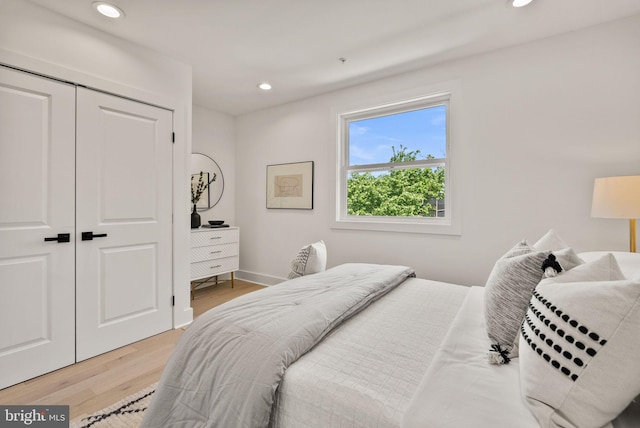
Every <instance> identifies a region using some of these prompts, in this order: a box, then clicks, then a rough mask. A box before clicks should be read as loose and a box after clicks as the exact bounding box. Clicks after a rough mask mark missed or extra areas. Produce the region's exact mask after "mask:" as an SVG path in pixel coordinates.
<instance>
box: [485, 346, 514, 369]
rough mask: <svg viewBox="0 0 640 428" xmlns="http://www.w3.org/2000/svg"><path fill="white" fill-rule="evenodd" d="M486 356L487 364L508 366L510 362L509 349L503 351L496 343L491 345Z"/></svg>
mask: <svg viewBox="0 0 640 428" xmlns="http://www.w3.org/2000/svg"><path fill="white" fill-rule="evenodd" d="M487 355H488V356H489V364H496V365H501V364H509V362H510V361H511V358H509V349H503V348H502V347H501V346H500V344H498V343H495V344H493V345H491V349H490V350H489V353H488V354H487Z"/></svg>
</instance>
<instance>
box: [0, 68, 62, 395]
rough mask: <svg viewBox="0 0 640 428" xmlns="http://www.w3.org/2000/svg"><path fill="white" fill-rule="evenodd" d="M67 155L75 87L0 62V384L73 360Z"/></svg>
mask: <svg viewBox="0 0 640 428" xmlns="http://www.w3.org/2000/svg"><path fill="white" fill-rule="evenodd" d="M74 162H75V88H74V87H73V86H70V85H66V84H63V83H59V82H55V81H52V80H48V79H44V78H40V77H37V76H33V75H30V74H27V73H22V72H18V71H15V70H11V69H8V68H4V67H0V388H4V387H6V386H9V385H13V384H15V383H18V382H21V381H23V380H25V379H29V378H32V377H35V376H39V375H41V374H44V373H47V372H50V371H52V370H55V369H58V368H60V367H63V366H66V365H69V364H72V363H73V362H74V361H75V352H74V345H75V342H74V338H75V317H74V293H75V289H74V286H75V285H74V280H75V278H74V276H75V266H74V239H73V238H74V199H75V195H74V192H75V188H74V185H75V177H74V167H75V165H74ZM64 234H68V237H69V239H68V240H67V239H65V235H64ZM58 237H60V239H59V240H53V239H58ZM46 239H52V240H46ZM65 241H67V242H65Z"/></svg>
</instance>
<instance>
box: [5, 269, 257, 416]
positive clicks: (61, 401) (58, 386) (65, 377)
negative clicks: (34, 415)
mask: <svg viewBox="0 0 640 428" xmlns="http://www.w3.org/2000/svg"><path fill="white" fill-rule="evenodd" d="M261 288H263V286H260V285H257V284H253V283H250V282H246V281H242V280H238V279H236V280H235V287H234V288H233V289H232V288H231V283H230V282H221V283H220V284H217V285H213V286H211V287H206V288H201V289H199V290H197V291H196V294H195V299H194V300H192V301H191V302H192V307H193V312H194V315H193V316H194V318H197V317H198V316H200V315H201V314H202V313H204V312H206V311H207V310H209V309H210V308H212V307H214V306H217V305H220V304H222V303H224V302H227V301H229V300H231V299H233V298H235V297H238V296H241V295H243V294H246V293H250V292H252V291H255V290H259V289H261ZM183 331H184V330H183V329H176V330H170V331H167V332H165V333H161V334H158V335H156V336H153V337H150V338H148V339H145V340H141V341H140V342H136V343H132V344H131V345H127V346H124V347H122V348H119V349H116V350H114V351H111V352H108V353H106V354H102V355H99V356H97V357H94V358H91V359H89V360H86V361H82V362H80V363H77V364H74V365H72V366H69V367H65V368H62V369H60V370H56V371H55V372H52V373H49V374H46V375H43V376H40V377H37V378H35V379H31V380H28V381H26V382H23V383H19V384H17V385H14V386H12V387H9V388H5V389H3V390H0V404H3V405H10V404H17V405H28V404H42V405H69V406H70V408H69V411H70V418H71V419H72V420H73V419H76V418H77V417H79V416H82V415H86V414H90V413H92V412H95V411H97V410H100V409H103V408H105V407H107V406H108V405H110V404H113V403H115V402H117V401H119V400H121V399H123V398H125V397H126V396H127V395H130V394H133V393H134V392H136V391H139V390H141V389H143V388H146V387H147V386H149V385H150V384H152V383H154V382H157V381H158V380H160V375H161V374H162V370H163V368H164V366H165V364H166V362H167V359H168V358H169V355H170V354H171V352H172V351H173V348H174V347H175V344H176V342H177V341H178V339H179V338H180V335H181V334H182V332H183Z"/></svg>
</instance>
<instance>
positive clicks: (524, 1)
mask: <svg viewBox="0 0 640 428" xmlns="http://www.w3.org/2000/svg"><path fill="white" fill-rule="evenodd" d="M532 1H533V0H513V2H512V3H511V5H512V6H513V7H522V6H526V5H528V4H529V3H531V2H532Z"/></svg>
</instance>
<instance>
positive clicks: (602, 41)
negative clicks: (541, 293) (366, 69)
mask: <svg viewBox="0 0 640 428" xmlns="http://www.w3.org/2000/svg"><path fill="white" fill-rule="evenodd" d="M638 46H640V16H636V17H633V18H629V19H625V20H621V21H617V22H613V23H609V24H606V25H601V26H597V27H592V28H589V29H586V30H582V31H579V32H574V33H569V34H566V35H563V36H558V37H553V38H548V39H545V40H542V41H539V42H535V43H531V44H527V45H523V46H519V47H515V48H510V49H505V50H500V51H496V52H493V53H489V54H483V55H479V56H475V57H470V58H466V59H463V60H459V61H455V62H449V63H445V64H441V65H439V66H435V67H430V68H426V69H423V70H420V71H417V72H412V73H408V74H404V75H400V76H396V77H392V78H387V79H383V80H380V81H377V82H374V83H370V84H366V85H361V86H358V87H354V88H350V89H347V90H341V91H337V92H334V93H331V94H326V95H323V96H319V97H314V98H311V99H306V100H302V101H300V102H296V103H291V104H288V105H285V106H281V107H277V108H271V109H267V110H263V111H260V112H256V113H252V114H247V115H243V116H240V117H238V118H237V121H236V123H237V142H236V144H237V145H236V158H237V162H236V180H237V182H236V219H237V224H238V225H239V226H240V227H241V228H242V235H241V245H240V247H241V249H240V269H241V272H240V275H239V276H242V277H246V278H251V279H256V280H261V281H262V282H265V283H275V282H277V281H278V278H282V277H285V276H286V275H287V273H288V269H289V262H290V260H291V259H292V258H293V257H294V255H295V254H296V252H297V250H298V249H299V247H300V246H302V245H304V244H306V243H309V242H312V241H315V240H318V239H324V240H325V242H326V244H327V247H328V252H329V259H328V264H329V265H330V266H333V265H337V264H340V263H344V262H351V261H354V262H376V263H394V264H405V265H409V266H412V267H414V268H415V269H416V271H417V273H418V276H420V277H423V278H433V279H438V280H445V281H450V282H456V283H463V284H484V282H485V280H486V278H487V276H488V274H489V272H490V270H491V268H492V266H493V264H494V262H495V260H496V259H497V258H498V257H499V256H500V255H502V254H503V253H504V252H506V251H507V250H508V249H509V248H510V247H511V246H513V245H514V244H515V243H516V242H517V241H518V240H520V239H523V238H527V239H529V240H530V241H531V242H532V243H533V242H535V240H537V239H538V237H540V236H541V235H543V234H544V233H545V232H546V231H547V230H548V229H549V228H551V227H553V228H555V229H556V230H557V231H558V232H559V233H560V235H561V236H563V237H564V239H565V240H566V241H567V242H568V243H569V244H571V245H572V246H573V247H574V248H575V249H576V250H577V251H585V250H590V249H618V250H626V249H628V223H627V222H626V221H624V220H606V219H593V218H591V217H590V204H591V192H592V187H593V179H594V178H595V177H600V176H610V175H631V174H640V120H639V119H638V118H640V101H639V96H640V55H638ZM454 79H457V80H459V81H460V82H461V85H462V101H461V102H462V106H461V111H460V114H459V115H458V116H457V117H454V118H452V121H459V125H461V132H460V134H459V135H457V136H454V138H455V139H454V141H453V144H456V145H459V147H460V150H459V152H458V153H459V156H458V157H457V158H456V159H455V160H454V162H455V165H456V167H457V168H462V169H463V170H464V174H463V180H462V182H460V183H458V185H459V191H460V192H462V200H463V206H462V213H463V216H462V235H461V236H459V237H456V236H443V235H424V234H403V233H386V232H363V231H349V230H347V231H345V230H332V229H330V227H329V219H330V209H329V207H330V205H331V204H330V201H331V198H333V197H334V191H333V186H334V179H333V177H332V176H331V174H330V171H331V164H332V163H333V162H335V160H334V159H333V158H332V156H331V154H330V153H331V152H332V150H331V145H333V144H335V130H334V129H333V125H332V123H331V117H330V111H331V109H332V108H335V107H336V106H340V105H343V104H346V103H350V104H353V102H354V101H357V100H359V99H368V98H371V97H372V96H375V95H384V94H392V93H393V92H395V91H403V90H408V89H411V88H413V87H420V86H426V85H430V84H434V83H438V82H442V81H448V80H454ZM308 160H313V161H315V202H314V206H315V208H314V209H313V210H312V211H293V210H267V209H266V208H265V167H266V165H268V164H277V163H285V162H296V161H308Z"/></svg>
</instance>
